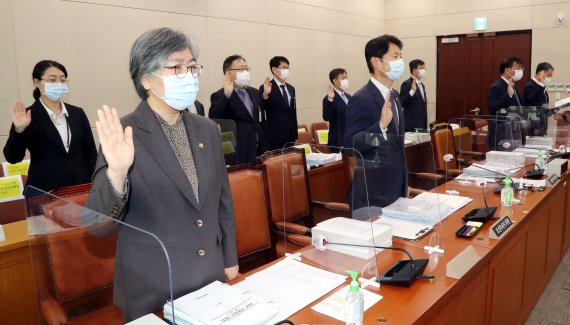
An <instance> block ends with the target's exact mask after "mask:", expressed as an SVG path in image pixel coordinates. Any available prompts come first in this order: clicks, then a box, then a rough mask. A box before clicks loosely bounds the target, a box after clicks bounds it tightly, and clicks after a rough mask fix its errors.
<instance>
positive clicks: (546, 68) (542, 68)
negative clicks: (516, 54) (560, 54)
mask: <svg viewBox="0 0 570 325" xmlns="http://www.w3.org/2000/svg"><path fill="white" fill-rule="evenodd" d="M549 70H554V67H553V66H552V64H550V63H548V62H540V63H539V64H538V65H537V66H536V73H539V72H540V71H544V72H547V71H549Z"/></svg>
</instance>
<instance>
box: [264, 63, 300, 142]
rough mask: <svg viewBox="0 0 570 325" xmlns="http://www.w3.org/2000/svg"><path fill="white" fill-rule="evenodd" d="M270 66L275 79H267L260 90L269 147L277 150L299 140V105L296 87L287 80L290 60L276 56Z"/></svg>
mask: <svg viewBox="0 0 570 325" xmlns="http://www.w3.org/2000/svg"><path fill="white" fill-rule="evenodd" d="M269 68H270V69H271V73H272V74H273V80H271V82H270V81H269V79H267V80H265V82H264V83H263V85H261V86H260V87H259V92H260V93H263V108H264V109H265V113H266V114H267V140H268V141H269V148H270V149H271V150H275V149H281V148H283V147H284V146H285V145H290V144H292V143H294V142H295V141H296V140H297V107H296V100H295V87H293V86H292V85H291V84H289V83H286V82H285V81H286V80H287V79H288V78H289V60H287V58H286V57H284V56H275V57H273V58H272V59H271V60H270V61H269ZM266 94H268V95H266Z"/></svg>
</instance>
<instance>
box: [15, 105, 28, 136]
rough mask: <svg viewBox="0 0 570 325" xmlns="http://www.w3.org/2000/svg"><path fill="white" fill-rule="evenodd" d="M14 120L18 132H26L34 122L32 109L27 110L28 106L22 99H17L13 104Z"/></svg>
mask: <svg viewBox="0 0 570 325" xmlns="http://www.w3.org/2000/svg"><path fill="white" fill-rule="evenodd" d="M12 122H13V123H14V129H15V130H16V132H18V133H22V132H24V130H25V129H26V128H27V127H28V125H30V123H31V122H32V110H29V111H27V112H26V107H25V106H24V103H23V102H22V101H21V100H17V101H16V102H15V103H14V105H13V106H12Z"/></svg>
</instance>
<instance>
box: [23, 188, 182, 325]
mask: <svg viewBox="0 0 570 325" xmlns="http://www.w3.org/2000/svg"><path fill="white" fill-rule="evenodd" d="M25 195H26V213H27V219H26V222H27V224H28V234H29V235H30V236H31V237H30V240H29V247H30V256H31V263H32V267H33V275H34V286H35V290H36V299H37V306H38V308H37V310H38V323H39V324H42V323H46V322H47V323H48V324H51V323H53V322H54V321H57V322H60V323H68V322H71V323H73V322H75V321H79V322H80V321H87V322H89V319H91V320H94V319H97V320H99V321H100V320H101V319H107V317H110V318H111V319H114V320H117V319H123V318H122V316H121V311H120V310H119V309H118V308H117V307H116V306H115V305H114V304H113V300H112V296H113V281H114V272H115V255H116V248H117V239H118V234H119V232H123V231H124V232H131V231H134V232H142V233H144V234H145V235H144V236H145V237H148V242H149V243H155V244H154V245H152V246H149V247H142V246H141V247H140V249H141V251H142V250H148V249H156V250H157V251H161V252H163V253H164V258H162V259H159V260H153V261H141V265H145V264H146V263H152V264H153V265H155V267H157V266H156V265H161V264H162V265H163V267H164V269H163V270H162V271H160V272H157V274H156V279H157V281H156V282H154V283H148V282H146V283H144V284H143V283H141V286H143V285H144V287H145V288H147V290H149V291H151V290H153V291H154V293H153V295H154V298H152V299H154V300H155V301H156V303H157V305H156V310H149V311H148V313H151V312H159V311H162V310H163V307H164V306H165V303H167V302H168V301H171V299H172V297H173V296H172V277H171V271H170V259H169V256H168V253H167V251H166V248H165V246H164V244H163V243H162V242H161V240H160V239H159V238H158V237H157V236H155V235H154V234H151V233H149V232H147V231H144V230H141V229H139V228H137V227H134V226H131V225H128V224H126V223H124V222H122V221H119V220H116V219H113V218H110V217H108V216H105V215H103V214H101V213H98V212H95V211H93V210H90V209H88V208H86V207H84V206H83V204H84V203H85V202H86V200H87V197H88V195H89V194H88V190H86V191H82V192H73V191H70V192H69V193H65V194H62V195H63V197H60V196H56V195H54V194H51V193H47V192H44V191H42V190H40V189H37V188H34V187H32V186H28V187H26V190H25ZM134 255H135V254H133V256H134ZM140 256H144V255H140ZM128 272H130V274H129V276H130V277H136V276H137V270H128ZM164 313H165V317H167V318H168V317H171V316H167V315H172V314H173V313H174V310H173V309H172V307H170V308H165V309H164ZM174 315H175V316H174V317H175V318H176V317H177V316H176V315H177V314H176V313H174ZM141 316H142V315H141ZM92 317H95V318H92Z"/></svg>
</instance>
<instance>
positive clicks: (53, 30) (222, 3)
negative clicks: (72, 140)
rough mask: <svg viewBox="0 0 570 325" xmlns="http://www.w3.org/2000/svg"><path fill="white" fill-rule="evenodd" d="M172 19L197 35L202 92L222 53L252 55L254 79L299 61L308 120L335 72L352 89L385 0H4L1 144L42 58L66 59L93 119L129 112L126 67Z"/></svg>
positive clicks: (296, 72) (217, 72)
mask: <svg viewBox="0 0 570 325" xmlns="http://www.w3.org/2000/svg"><path fill="white" fill-rule="evenodd" d="M159 26H170V27H174V28H177V29H181V30H184V31H186V32H188V33H192V34H194V35H195V36H196V38H197V39H198V42H199V45H200V50H201V55H200V59H199V62H200V63H202V64H203V65H204V66H205V68H206V70H205V73H204V74H203V76H202V77H201V80H200V94H199V96H198V99H199V100H200V101H201V102H202V103H204V104H205V106H206V109H208V108H209V105H210V99H209V98H210V94H211V93H212V92H214V91H216V90H218V89H219V88H221V87H222V77H223V76H222V61H223V59H224V58H225V57H227V56H228V55H231V54H235V53H239V54H242V55H243V56H245V58H246V59H247V60H248V63H249V65H250V66H251V67H252V68H253V70H252V86H254V87H257V86H258V85H260V84H261V83H262V81H263V79H264V78H265V77H266V76H268V75H269V74H270V72H269V59H270V58H271V57H272V56H274V55H284V56H286V57H287V58H288V59H289V60H290V62H291V77H290V82H291V83H292V84H293V85H294V86H295V87H296V88H297V97H298V109H299V111H298V116H299V122H300V123H311V122H314V121H319V120H321V119H322V118H321V100H322V98H323V96H324V95H325V93H326V85H327V83H328V72H329V71H330V70H331V69H332V68H335V67H339V66H342V67H346V68H347V69H348V71H349V76H350V79H351V84H352V87H353V89H355V88H356V87H357V85H361V84H363V83H364V82H365V81H366V79H367V77H368V73H367V70H366V66H365V62H364V50H363V48H364V44H365V43H366V41H367V40H369V39H370V38H371V36H377V35H380V34H383V33H384V0H291V1H288V0H239V1H230V0H208V1H206V0H191V1H190V0H161V1H156V0H85V1H83V0H75V1H65V0H0V44H1V46H0V62H2V63H3V69H2V78H1V79H0V107H1V109H0V146H1V147H2V148H3V147H4V143H5V141H6V139H7V134H8V131H9V127H10V123H11V115H10V108H11V105H12V103H13V102H14V100H16V99H18V98H20V99H22V100H23V101H24V102H25V103H26V105H30V104H31V103H32V102H33V98H32V95H31V94H32V90H33V86H32V82H31V72H32V69H33V66H34V64H35V63H37V62H38V61H40V60H42V59H54V60H57V61H59V62H61V63H63V64H64V65H65V66H66V68H67V70H68V72H69V79H70V80H71V83H70V95H69V96H68V98H67V99H66V101H68V102H70V103H72V104H75V105H77V106H81V107H83V108H84V109H85V110H86V111H87V115H88V116H89V119H90V121H91V124H92V126H93V127H94V124H95V123H94V122H95V119H96V110H97V108H99V107H100V106H101V105H102V104H108V105H113V106H115V107H117V108H118V109H119V111H120V114H121V115H124V114H126V113H128V112H130V111H132V110H133V109H134V108H135V107H136V105H137V103H138V102H139V99H138V97H137V96H136V93H135V92H134V89H133V87H132V83H131V81H130V78H129V75H128V54H129V50H130V47H131V45H132V43H133V41H134V40H135V39H136V37H137V36H138V35H140V34H141V33H142V32H144V31H146V30H148V29H151V28H153V27H159ZM3 160H4V157H3V156H2V161H3Z"/></svg>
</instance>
